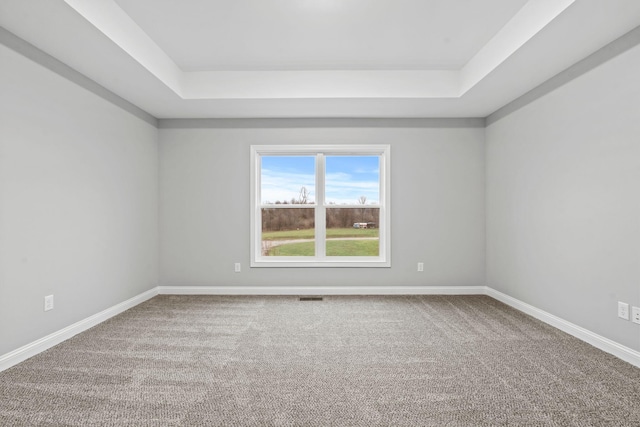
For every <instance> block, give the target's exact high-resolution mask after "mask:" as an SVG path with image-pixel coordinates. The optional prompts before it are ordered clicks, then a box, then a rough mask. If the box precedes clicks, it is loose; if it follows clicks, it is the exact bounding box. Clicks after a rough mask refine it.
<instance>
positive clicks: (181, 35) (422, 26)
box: [0, 0, 640, 118]
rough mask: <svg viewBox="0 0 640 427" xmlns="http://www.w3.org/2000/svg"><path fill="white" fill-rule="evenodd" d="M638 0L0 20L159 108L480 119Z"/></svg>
mask: <svg viewBox="0 0 640 427" xmlns="http://www.w3.org/2000/svg"><path fill="white" fill-rule="evenodd" d="M639 25H640V1H638V0H606V1H605V0H482V1H480V0H182V1H175V0H0V26H2V27H4V28H6V29H7V30H8V31H10V32H12V33H14V34H15V35H17V36H18V37H20V38H22V39H24V40H25V41H27V42H29V43H31V44H33V45H35V46H36V47H38V48H39V49H41V50H43V51H45V52H46V53H48V54H50V55H52V56H54V57H55V58H57V59H59V60H60V61H62V62H64V63H66V64H67V65H69V66H70V67H72V68H74V69H76V70H77V71H79V72H81V73H83V74H85V75H86V76H88V77H89V78H91V79H93V80H94V81H96V82H98V83H99V84H101V85H102V86H104V87H106V88H107V89H109V90H111V91H112V92H114V93H116V94H118V95H119V96H121V97H122V98H125V99H127V100H128V101H130V102H131V103H133V104H135V105H137V106H138V107H140V108H142V109H143V110H145V111H147V112H149V113H150V114H152V115H154V116H155V117H158V118H199V117H486V116H487V115H489V114H491V113H492V112H494V111H495V110H497V109H498V108H500V107H502V106H503V105H505V104H506V103H508V102H510V101H512V100H513V99H515V98H517V97H519V96H521V95H522V94H524V93H526V92H527V91H529V90H531V89H532V88H534V87H535V86H537V85H539V84H541V83H542V82H544V81H545V80H547V79H549V78H550V77H552V76H553V75H555V74H557V73H559V72H561V71H562V70H564V69H566V68H567V67H569V66H571V65H573V64H574V63H576V62H577V61H579V60H581V59H583V58H584V57H586V56H588V55H589V54H591V53H593V52H595V51H597V50H598V49H600V48H602V47H603V46H605V45H606V44H608V43H610V42H612V41H613V40H615V39H617V38H619V37H621V36H622V35H624V34H625V33H627V32H628V31H630V30H632V29H633V28H635V27H637V26H639Z"/></svg>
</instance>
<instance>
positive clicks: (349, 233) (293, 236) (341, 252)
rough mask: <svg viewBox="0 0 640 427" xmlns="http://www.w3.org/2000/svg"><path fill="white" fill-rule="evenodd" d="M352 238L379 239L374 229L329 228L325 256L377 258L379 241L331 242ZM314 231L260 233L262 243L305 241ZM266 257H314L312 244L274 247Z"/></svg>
mask: <svg viewBox="0 0 640 427" xmlns="http://www.w3.org/2000/svg"><path fill="white" fill-rule="evenodd" d="M353 237H356V238H357V237H368V238H370V239H371V238H376V237H379V233H378V229H376V228H366V229H359V228H330V229H328V230H327V256H378V255H379V254H380V249H379V246H380V245H379V241H378V240H377V239H375V240H374V239H371V240H332V239H341V238H353ZM313 238H314V230H313V229H305V230H288V231H272V232H264V233H262V240H263V241H278V240H305V239H313ZM267 255H268V256H314V255H315V243H314V242H298V243H295V242H294V243H287V244H284V245H279V246H274V247H272V248H271V249H269V250H268V252H267Z"/></svg>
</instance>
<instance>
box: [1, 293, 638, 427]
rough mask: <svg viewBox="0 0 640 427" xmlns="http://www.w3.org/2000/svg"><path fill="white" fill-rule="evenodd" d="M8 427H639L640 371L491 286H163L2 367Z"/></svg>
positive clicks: (4, 417) (4, 414)
mask: <svg viewBox="0 0 640 427" xmlns="http://www.w3.org/2000/svg"><path fill="white" fill-rule="evenodd" d="M0 425H3V426H22V425H28V426H31V425H38V426H121V425H128V426H178V425H180V426H209V425H212V426H263V425H272V426H438V427H440V426H640V369H638V368H635V367H633V366H631V365H630V364H627V363H625V362H623V361H621V360H619V359H617V358H615V357H613V356H611V355H608V354H606V353H604V352H602V351H600V350H597V349H595V348H593V347H591V346H589V345H588V344H585V343H583V342H581V341H579V340H577V339H575V338H573V337H570V336H569V335H567V334H565V333H563V332H560V331H558V330H556V329H554V328H552V327H550V326H548V325H545V324H543V323H541V322H539V321H537V320H535V319H532V318H531V317H528V316H526V315H524V314H522V313H520V312H518V311H516V310H513V309H511V308H509V307H507V306H505V305H504V304H501V303H500V302H497V301H496V300H493V299H491V298H489V297H484V296H406V297H404V296H364V297H359V296H330V297H325V298H324V300H323V301H299V300H298V298H296V297H292V296H267V297H258V296H255V297H243V296H158V297H155V298H153V299H151V300H149V301H147V302H146V303H143V304H141V305H139V306H137V307H135V308H133V309H131V310H129V311H127V312H125V313H123V314H121V315H119V316H116V317H114V318H112V319H110V320H109V321H107V322H104V323H102V324H100V325H98V326H96V327H94V328H92V329H90V330H88V331H86V332H84V333H82V334H79V335H77V336H75V337H74V338H72V339H70V340H68V341H66V342H64V343H62V344H60V345H58V346H56V347H54V348H52V349H50V350H48V351H46V352H44V353H41V354H40V355H38V356H36V357H33V358H31V359H29V360H27V361H25V362H23V363H21V364H19V365H17V366H15V367H13V368H10V369H8V370H6V371H4V372H2V373H0Z"/></svg>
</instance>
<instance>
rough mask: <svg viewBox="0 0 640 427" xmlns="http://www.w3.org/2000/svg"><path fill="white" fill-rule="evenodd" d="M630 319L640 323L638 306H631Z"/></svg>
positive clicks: (639, 308)
mask: <svg viewBox="0 0 640 427" xmlns="http://www.w3.org/2000/svg"><path fill="white" fill-rule="evenodd" d="M631 321H632V322H633V323H638V324H640V307H633V308H631Z"/></svg>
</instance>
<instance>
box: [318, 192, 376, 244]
mask: <svg viewBox="0 0 640 427" xmlns="http://www.w3.org/2000/svg"><path fill="white" fill-rule="evenodd" d="M379 219H380V209H379V208H375V207H370V206H364V205H363V207H362V208H328V209H327V256H379V255H380V233H379V229H378V225H379Z"/></svg>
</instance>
